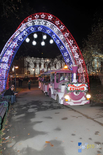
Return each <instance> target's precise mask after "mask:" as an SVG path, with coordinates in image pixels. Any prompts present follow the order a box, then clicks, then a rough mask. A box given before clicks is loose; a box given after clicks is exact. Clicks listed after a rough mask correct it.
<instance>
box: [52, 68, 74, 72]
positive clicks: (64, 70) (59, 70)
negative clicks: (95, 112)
mask: <svg viewBox="0 0 103 155" xmlns="http://www.w3.org/2000/svg"><path fill="white" fill-rule="evenodd" d="M51 73H72V70H70V69H64V68H62V69H58V70H53V71H51Z"/></svg>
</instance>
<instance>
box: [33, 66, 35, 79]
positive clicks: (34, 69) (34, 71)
mask: <svg viewBox="0 0 103 155" xmlns="http://www.w3.org/2000/svg"><path fill="white" fill-rule="evenodd" d="M33 72H34V77H35V68H33Z"/></svg>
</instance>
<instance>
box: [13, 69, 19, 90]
mask: <svg viewBox="0 0 103 155" xmlns="http://www.w3.org/2000/svg"><path fill="white" fill-rule="evenodd" d="M18 68H19V67H18V66H14V73H15V91H16V69H18Z"/></svg>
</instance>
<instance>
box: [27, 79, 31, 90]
mask: <svg viewBox="0 0 103 155" xmlns="http://www.w3.org/2000/svg"><path fill="white" fill-rule="evenodd" d="M28 89H29V90H30V89H31V81H30V80H29V81H28Z"/></svg>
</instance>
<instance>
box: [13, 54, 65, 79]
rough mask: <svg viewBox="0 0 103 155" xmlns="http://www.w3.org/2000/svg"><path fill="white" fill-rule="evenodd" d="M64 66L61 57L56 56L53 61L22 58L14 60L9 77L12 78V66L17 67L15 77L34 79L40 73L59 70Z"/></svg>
mask: <svg viewBox="0 0 103 155" xmlns="http://www.w3.org/2000/svg"><path fill="white" fill-rule="evenodd" d="M64 65H65V62H64V60H63V58H62V56H61V55H60V56H58V57H56V58H55V59H48V58H35V57H29V56H28V57H24V58H20V59H19V60H14V62H13V64H12V66H11V69H10V76H12V77H13V76H14V70H13V68H14V66H18V69H17V70H16V77H26V76H28V77H34V76H38V75H39V74H40V73H41V72H42V71H44V72H46V71H48V70H56V69H60V68H62V67H63V66H64Z"/></svg>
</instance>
